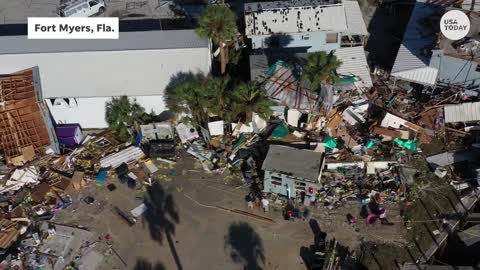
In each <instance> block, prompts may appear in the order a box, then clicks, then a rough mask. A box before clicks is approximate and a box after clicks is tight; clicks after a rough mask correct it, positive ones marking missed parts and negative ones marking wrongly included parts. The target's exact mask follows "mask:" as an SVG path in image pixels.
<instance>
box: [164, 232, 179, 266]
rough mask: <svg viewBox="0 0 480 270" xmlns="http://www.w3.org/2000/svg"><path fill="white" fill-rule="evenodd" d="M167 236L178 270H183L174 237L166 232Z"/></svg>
mask: <svg viewBox="0 0 480 270" xmlns="http://www.w3.org/2000/svg"><path fill="white" fill-rule="evenodd" d="M165 235H166V237H167V241H168V246H169V247H170V251H171V252H172V256H173V259H174V260H175V264H176V265H177V269H178V270H183V266H182V263H181V262H180V258H179V257H178V253H177V249H176V248H175V244H174V243H173V239H172V235H171V234H170V233H169V232H167V231H165Z"/></svg>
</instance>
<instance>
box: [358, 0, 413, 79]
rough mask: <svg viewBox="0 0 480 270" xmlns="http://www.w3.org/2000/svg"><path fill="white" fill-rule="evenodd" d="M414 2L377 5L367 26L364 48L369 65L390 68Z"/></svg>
mask: <svg viewBox="0 0 480 270" xmlns="http://www.w3.org/2000/svg"><path fill="white" fill-rule="evenodd" d="M414 4H415V1H412V0H408V1H400V2H398V3H397V2H394V3H385V4H381V5H380V6H378V7H377V9H376V10H375V13H374V14H373V17H372V19H371V21H370V24H369V26H368V32H369V33H370V35H369V37H368V42H367V46H366V48H365V50H366V51H368V52H369V54H368V62H369V64H370V65H378V66H379V67H381V68H383V69H385V70H388V71H390V70H391V69H392V67H393V63H394V61H395V58H396V56H397V52H398V49H399V47H400V44H401V42H402V38H403V34H404V32H405V29H406V27H407V24H408V20H409V18H410V13H411V11H412V9H413V6H414Z"/></svg>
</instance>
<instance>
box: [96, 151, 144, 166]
mask: <svg viewBox="0 0 480 270" xmlns="http://www.w3.org/2000/svg"><path fill="white" fill-rule="evenodd" d="M143 157H145V154H144V153H143V152H142V150H141V149H140V148H138V147H135V146H130V147H128V148H125V149H123V150H122V151H120V152H117V153H114V154H111V155H109V156H107V157H104V158H102V159H101V160H100V167H102V168H109V167H112V168H117V167H118V166H120V165H121V164H122V163H124V162H125V163H129V162H131V161H133V160H139V159H141V158H143Z"/></svg>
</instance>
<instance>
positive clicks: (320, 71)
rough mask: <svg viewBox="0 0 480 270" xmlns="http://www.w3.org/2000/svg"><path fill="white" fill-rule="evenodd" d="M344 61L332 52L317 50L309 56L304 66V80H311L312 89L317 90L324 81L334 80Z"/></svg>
mask: <svg viewBox="0 0 480 270" xmlns="http://www.w3.org/2000/svg"><path fill="white" fill-rule="evenodd" d="M341 64H342V62H341V61H340V60H338V59H337V57H336V56H335V55H334V54H333V52H330V53H329V54H327V53H325V52H315V53H312V54H310V55H309V56H308V59H307V64H306V65H305V66H304V68H303V73H302V80H308V81H310V82H311V88H310V89H311V90H312V91H317V90H318V88H319V87H320V83H321V82H322V81H334V80H335V79H336V77H337V76H336V74H335V70H336V69H337V68H338V67H340V65H341Z"/></svg>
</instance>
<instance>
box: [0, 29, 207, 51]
mask: <svg viewBox="0 0 480 270" xmlns="http://www.w3.org/2000/svg"><path fill="white" fill-rule="evenodd" d="M0 44H2V45H1V46H0V55H1V54H23V53H61V52H95V51H128V50H158V49H181V48H207V47H208V41H207V40H206V39H202V38H200V37H199V36H198V35H197V34H196V33H195V30H174V31H173V30H172V31H145V32H121V33H120V34H119V39H56V40H47V39H45V40H40V39H35V40H32V39H27V36H0Z"/></svg>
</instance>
